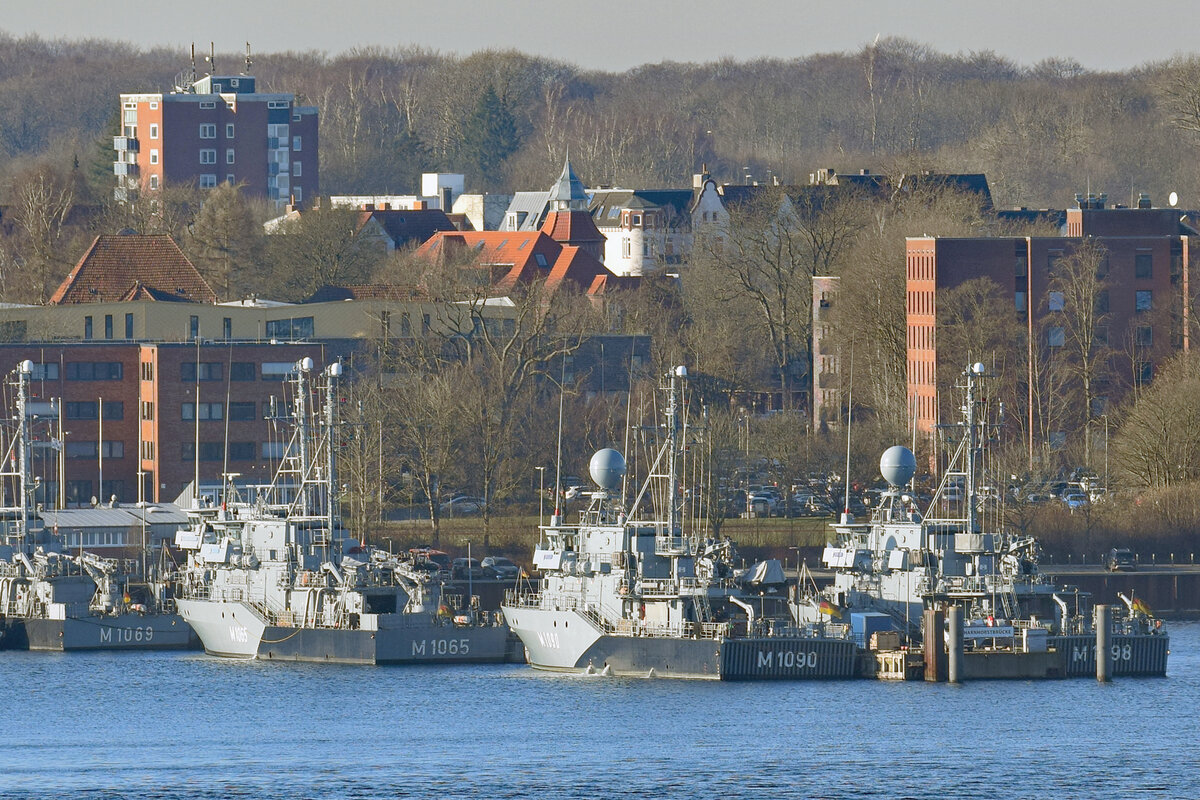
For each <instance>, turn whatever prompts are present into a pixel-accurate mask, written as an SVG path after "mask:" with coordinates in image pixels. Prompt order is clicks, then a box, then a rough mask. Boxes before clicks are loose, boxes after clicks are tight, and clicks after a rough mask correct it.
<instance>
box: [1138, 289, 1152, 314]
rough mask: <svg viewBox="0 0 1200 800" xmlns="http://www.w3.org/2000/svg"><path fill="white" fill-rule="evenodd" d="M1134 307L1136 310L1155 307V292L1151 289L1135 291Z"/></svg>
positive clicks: (1146, 309)
mask: <svg viewBox="0 0 1200 800" xmlns="http://www.w3.org/2000/svg"><path fill="white" fill-rule="evenodd" d="M1133 307H1134V310H1135V311H1139V312H1141V311H1149V310H1150V309H1152V308H1153V307H1154V293H1153V292H1151V291H1150V290H1149V289H1138V290H1137V292H1135V293H1134V303H1133Z"/></svg>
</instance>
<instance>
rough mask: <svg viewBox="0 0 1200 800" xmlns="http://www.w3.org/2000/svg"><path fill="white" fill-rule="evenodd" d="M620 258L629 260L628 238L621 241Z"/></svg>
mask: <svg viewBox="0 0 1200 800" xmlns="http://www.w3.org/2000/svg"><path fill="white" fill-rule="evenodd" d="M621 257H622V258H629V237H628V236H626V237H624V238H623V239H621Z"/></svg>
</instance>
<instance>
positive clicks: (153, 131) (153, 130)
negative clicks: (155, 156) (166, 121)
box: [150, 122, 158, 164]
mask: <svg viewBox="0 0 1200 800" xmlns="http://www.w3.org/2000/svg"><path fill="white" fill-rule="evenodd" d="M150 138H151V139H157V138H158V123H157V122H151V123H150ZM150 152H151V153H158V151H157V150H151V151H150ZM150 163H152V164H153V163H155V162H153V161H151V162H150Z"/></svg>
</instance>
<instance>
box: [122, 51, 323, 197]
mask: <svg viewBox="0 0 1200 800" xmlns="http://www.w3.org/2000/svg"><path fill="white" fill-rule="evenodd" d="M317 131H318V126H317V109H316V108H315V107H311V106H298V105H296V97H295V95H293V94H284V93H270V92H259V91H258V90H257V85H256V81H255V78H254V76H252V75H246V74H241V75H206V76H205V77H203V78H201V79H200V80H198V81H195V82H194V83H191V84H189V85H187V86H184V87H179V88H177V89H176V91H174V92H170V93H168V94H162V93H135V94H122V95H121V135H120V136H117V137H115V138H114V139H113V149H114V150H116V160H115V162H114V164H113V170H114V172H115V173H116V175H117V189H116V192H117V198H118V199H122V198H125V197H128V196H129V195H130V194H131V193H132V192H136V191H139V190H140V191H157V190H159V189H160V188H162V187H163V186H165V185H167V184H174V185H189V184H190V185H194V186H199V187H200V188H211V187H213V186H216V185H217V184H218V183H222V182H228V183H236V184H242V185H244V187H245V191H246V192H247V193H248V194H250V195H252V196H257V197H265V198H267V199H269V200H273V201H274V202H275V203H276V205H277V206H279V207H283V206H284V205H286V204H288V202H289V200H290V201H292V202H295V203H304V202H305V201H306V200H309V199H311V198H313V197H315V196H316V194H317V192H318V190H319V186H320V183H319V181H318V166H317Z"/></svg>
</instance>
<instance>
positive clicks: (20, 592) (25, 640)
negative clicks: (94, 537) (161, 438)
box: [0, 361, 195, 651]
mask: <svg viewBox="0 0 1200 800" xmlns="http://www.w3.org/2000/svg"><path fill="white" fill-rule="evenodd" d="M32 373H33V363H32V362H31V361H23V362H21V364H20V365H18V367H17V368H16V370H14V371H13V372H12V373H11V374H10V375H9V378H8V383H9V385H10V387H11V388H12V390H13V393H14V395H15V400H16V413H15V414H14V415H13V416H12V417H11V418H10V419H9V420H6V421H5V422H4V434H5V439H6V442H5V447H4V456H3V458H4V461H3V464H0V483H2V484H3V485H2V487H0V492H3V497H4V501H3V506H2V507H0V528H2V530H3V537H2V539H0V541H2V544H0V649H6V650H26V649H28V650H52V651H68V650H169V649H184V648H188V647H192V646H194V645H195V639H194V637H193V636H192V631H191V629H190V628H188V626H187V624H186V623H185V622H184V621H183V618H182V617H180V616H179V615H178V614H177V613H174V611H173V609H172V607H171V600H170V598H169V595H168V592H167V587H166V584H165V583H163V582H153V581H147V580H146V579H145V577H144V576H143V575H141V574H140V573H139V572H138V570H137V565H136V563H135V562H122V561H117V560H115V559H109V558H102V557H100V556H96V555H93V554H91V553H87V552H84V551H82V550H81V551H79V552H78V553H73V552H70V551H69V550H68V548H67V546H66V544H65V542H64V541H63V539H62V537H60V536H58V535H57V534H56V533H55V532H54V531H51V530H47V529H46V527H45V525H44V524H43V523H42V520H41V519H40V518H38V516H37V515H36V513H35V512H34V510H33V508H32V506H33V494H34V492H35V490H36V481H34V480H33V479H32V478H31V476H32V474H33V469H32V452H33V442H34V438H33V430H32V426H33V420H34V417H35V416H36V414H35V409H34V408H33V407H31V404H30V396H29V383H30V377H31V375H32ZM46 444H47V445H49V446H52V447H55V448H56V449H60V450H61V444H60V443H59V442H57V440H49V441H47V442H46Z"/></svg>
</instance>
